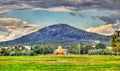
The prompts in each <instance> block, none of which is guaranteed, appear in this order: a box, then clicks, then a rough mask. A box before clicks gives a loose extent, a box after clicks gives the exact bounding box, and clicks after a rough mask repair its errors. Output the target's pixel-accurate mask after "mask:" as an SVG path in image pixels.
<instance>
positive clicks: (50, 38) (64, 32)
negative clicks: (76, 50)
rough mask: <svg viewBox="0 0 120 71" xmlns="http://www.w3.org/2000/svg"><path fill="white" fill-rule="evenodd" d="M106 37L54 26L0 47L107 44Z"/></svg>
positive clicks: (4, 43) (107, 38) (69, 27)
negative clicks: (94, 42)
mask: <svg viewBox="0 0 120 71" xmlns="http://www.w3.org/2000/svg"><path fill="white" fill-rule="evenodd" d="M109 38H110V37H108V36H103V35H99V34H95V33H90V32H86V31H84V30H80V29H77V28H75V27H73V26H70V25H67V24H56V25H51V26H48V27H45V28H42V29H40V30H39V31H37V32H34V33H32V34H29V35H26V36H23V37H21V38H18V39H15V40H12V41H7V42H2V43H0V45H1V46H8V45H32V46H33V45H66V46H69V45H74V44H79V43H81V42H82V43H83V44H91V43H92V42H91V43H90V40H92V41H94V40H98V41H102V42H108V41H109V40H110V39H109Z"/></svg>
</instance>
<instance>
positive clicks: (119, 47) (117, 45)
mask: <svg viewBox="0 0 120 71" xmlns="http://www.w3.org/2000/svg"><path fill="white" fill-rule="evenodd" d="M111 46H112V50H113V51H114V52H115V53H116V54H117V55H119V54H120V31H116V32H115V34H114V35H113V36H112V45H111Z"/></svg>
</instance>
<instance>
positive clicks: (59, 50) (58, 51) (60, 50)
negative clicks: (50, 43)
mask: <svg viewBox="0 0 120 71" xmlns="http://www.w3.org/2000/svg"><path fill="white" fill-rule="evenodd" d="M54 54H56V55H66V54H67V49H63V48H62V46H58V48H57V49H55V51H54Z"/></svg>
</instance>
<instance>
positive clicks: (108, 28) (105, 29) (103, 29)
mask: <svg viewBox="0 0 120 71" xmlns="http://www.w3.org/2000/svg"><path fill="white" fill-rule="evenodd" d="M86 31H88V32H93V33H98V34H102V35H112V34H113V33H114V31H115V29H113V24H107V25H102V26H98V27H91V28H88V29H87V30H86Z"/></svg>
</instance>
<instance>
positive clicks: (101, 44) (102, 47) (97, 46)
mask: <svg viewBox="0 0 120 71" xmlns="http://www.w3.org/2000/svg"><path fill="white" fill-rule="evenodd" d="M95 48H96V49H105V48H106V46H105V44H103V43H97V44H96V45H95Z"/></svg>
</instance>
